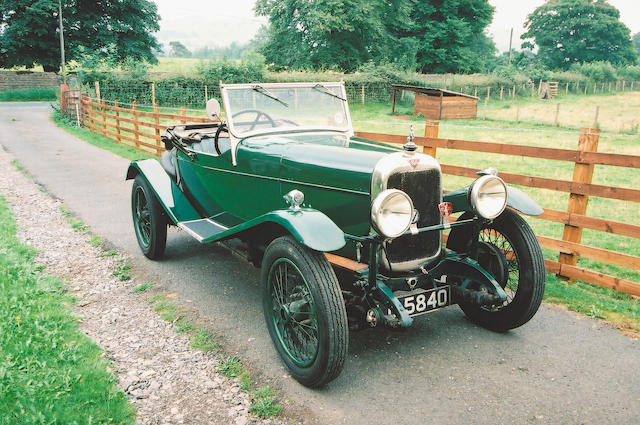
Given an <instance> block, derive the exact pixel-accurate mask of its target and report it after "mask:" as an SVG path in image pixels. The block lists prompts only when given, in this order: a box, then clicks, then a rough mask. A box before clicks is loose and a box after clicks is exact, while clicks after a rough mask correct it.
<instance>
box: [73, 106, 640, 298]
mask: <svg viewBox="0 0 640 425" xmlns="http://www.w3.org/2000/svg"><path fill="white" fill-rule="evenodd" d="M81 103H82V123H83V124H84V125H85V126H86V127H88V128H89V129H90V130H91V131H92V132H94V133H97V134H102V135H103V136H105V137H107V138H109V139H111V140H113V141H114V142H116V143H121V144H126V145H130V146H134V147H136V148H137V149H139V150H141V151H143V152H147V153H151V154H154V155H160V154H161V153H162V151H163V150H164V146H163V145H162V143H161V137H160V132H161V131H163V130H164V129H165V128H166V127H167V125H165V124H163V123H161V119H165V120H174V121H179V122H181V123H186V122H207V121H209V120H208V119H207V118H206V117H203V116H193V115H187V114H186V109H185V108H184V107H182V108H181V109H180V113H179V114H170V113H160V112H159V111H158V107H157V106H155V107H154V108H153V109H154V110H153V111H145V110H140V109H138V108H137V106H136V104H135V102H134V103H133V105H132V107H131V108H123V107H121V106H119V104H118V102H117V101H116V102H114V104H113V105H109V104H107V103H106V101H105V100H104V99H103V100H101V101H95V100H93V99H91V98H89V97H88V96H85V97H83V98H82V102H81ZM123 114H126V115H127V116H123ZM141 117H144V118H148V119H151V120H152V121H153V122H150V121H147V120H144V119H141ZM125 124H128V125H125ZM172 124H173V122H172ZM438 129H439V126H438V123H436V122H427V125H426V128H425V136H424V137H416V138H415V142H416V144H418V145H419V146H422V147H423V149H424V152H426V153H428V154H430V155H432V156H434V157H437V152H438V150H439V149H452V150H462V151H472V152H484V153H496V154H503V155H511V156H525V157H532V158H540V159H546V160H554V161H568V162H572V163H574V167H575V168H574V174H573V179H572V180H571V181H567V180H558V179H550V178H542V177H533V176H527V175H523V174H511V173H501V174H500V176H501V177H502V178H503V179H504V180H505V181H506V182H508V183H512V184H518V185H523V186H528V187H535V188H541V189H550V190H553V191H557V192H564V193H569V196H570V200H569V205H568V208H567V211H559V210H553V209H545V210H544V213H543V214H542V215H541V216H539V218H540V219H543V220H546V221H551V222H556V223H562V224H563V225H564V228H565V231H564V234H563V237H562V239H558V238H552V237H548V236H538V240H539V242H540V245H541V246H542V247H544V248H547V249H550V250H553V251H557V252H558V253H559V255H558V260H557V261H554V260H549V259H547V260H545V264H546V267H547V270H548V271H549V272H552V273H556V274H558V275H559V276H561V277H565V278H568V279H579V280H582V281H586V282H589V283H593V284H596V285H600V286H604V287H607V288H611V289H615V290H618V291H621V292H625V293H628V294H631V295H635V296H640V283H639V282H634V281H631V280H628V279H624V278H619V277H615V276H611V275H607V274H604V273H600V272H598V271H594V270H588V269H586V268H584V267H579V266H578V265H577V262H578V258H579V257H585V258H589V259H592V260H596V261H600V262H603V263H607V264H612V265H616V266H621V267H626V268H631V269H634V270H640V257H637V256H634V255H630V254H625V253H621V252H617V251H611V250H607V249H602V248H597V247H593V246H588V245H583V244H582V243H581V238H582V229H585V228H586V229H591V230H596V231H601V232H607V233H612V234H617V235H622V236H628V237H632V238H636V239H640V225H635V224H630V223H624V222H621V221H615V220H610V219H603V218H597V217H590V216H587V215H586V206H587V202H588V199H589V196H597V197H603V198H609V199H617V200H623V201H628V202H638V203H640V190H637V189H628V188H621V187H612V186H605V185H598V184H593V183H592V176H593V167H594V166H595V165H609V166H616V167H626V168H635V169H640V156H636V155H622V154H613V153H602V152H597V144H598V138H599V130H597V129H591V128H584V129H582V131H581V133H580V138H579V141H578V148H577V149H576V150H571V149H556V148H539V147H533V146H525V145H513V144H508V145H507V144H500V143H491V142H482V141H469V140H456V139H441V138H439V137H438ZM123 133H127V134H123ZM356 135H357V136H358V137H363V138H366V139H370V140H376V141H381V142H386V143H396V144H402V143H404V142H405V141H406V137H405V136H399V135H393V134H381V133H370V132H356ZM441 167H442V171H443V172H444V173H445V174H450V175H455V176H464V177H477V176H476V171H477V170H476V169H473V168H469V167H461V166H457V165H449V164H441Z"/></svg>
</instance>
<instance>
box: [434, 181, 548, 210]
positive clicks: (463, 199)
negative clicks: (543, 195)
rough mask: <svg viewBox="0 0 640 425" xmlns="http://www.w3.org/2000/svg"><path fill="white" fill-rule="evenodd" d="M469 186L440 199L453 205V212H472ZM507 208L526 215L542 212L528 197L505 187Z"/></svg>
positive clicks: (521, 192)
mask: <svg viewBox="0 0 640 425" xmlns="http://www.w3.org/2000/svg"><path fill="white" fill-rule="evenodd" d="M470 187H471V186H467V187H463V188H461V189H458V190H454V191H452V192H449V193H445V194H444V196H443V197H442V199H443V201H445V202H451V203H452V204H453V212H454V213H455V212H460V211H472V210H473V208H472V207H471V204H470V202H469V190H470ZM507 206H508V207H510V208H513V209H514V210H517V211H520V212H521V213H522V214H527V215H540V214H542V213H543V212H544V210H543V209H542V207H540V205H538V203H537V202H536V201H534V200H533V199H532V198H531V197H530V196H529V195H527V194H526V193H524V192H523V191H521V190H520V189H516V188H515V187H513V186H509V185H507Z"/></svg>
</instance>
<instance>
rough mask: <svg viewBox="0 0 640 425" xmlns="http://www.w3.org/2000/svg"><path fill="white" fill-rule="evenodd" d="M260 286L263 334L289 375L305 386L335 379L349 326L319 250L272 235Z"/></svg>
mask: <svg viewBox="0 0 640 425" xmlns="http://www.w3.org/2000/svg"><path fill="white" fill-rule="evenodd" d="M262 291H263V293H262V295H263V298H262V304H263V307H264V316H265V320H266V322H267V328H268V329H269V335H270V336H271V340H272V341H273V344H274V346H275V348H276V350H277V351H278V354H279V355H280V357H281V358H282V361H283V363H284V364H285V366H287V368H288V369H289V373H291V376H292V377H293V378H294V379H296V380H297V381H298V382H300V383H301V384H302V385H305V386H307V387H311V388H318V387H322V386H324V385H326V384H327V383H328V382H330V381H332V380H333V379H335V378H336V377H337V376H338V375H339V374H340V371H342V368H343V366H344V362H345V359H346V356H347V350H348V344H349V325H348V321H347V311H346V308H345V305H344V300H343V298H342V291H341V290H340V285H339V284H338V279H337V278H336V275H335V273H334V271H333V269H332V268H331V266H330V265H329V262H328V261H327V259H326V257H325V256H324V254H323V253H321V252H318V251H314V250H312V249H310V248H307V247H306V246H304V245H302V244H300V243H299V242H298V241H297V240H295V239H294V238H292V237H291V236H282V237H279V238H277V239H275V240H274V241H272V242H271V243H270V244H269V246H268V247H267V249H266V251H265V253H264V257H263V259H262Z"/></svg>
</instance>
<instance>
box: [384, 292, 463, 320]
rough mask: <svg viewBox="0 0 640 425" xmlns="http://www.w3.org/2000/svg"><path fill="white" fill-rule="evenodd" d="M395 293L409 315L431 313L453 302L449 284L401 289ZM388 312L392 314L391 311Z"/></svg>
mask: <svg viewBox="0 0 640 425" xmlns="http://www.w3.org/2000/svg"><path fill="white" fill-rule="evenodd" d="M395 295H396V297H397V298H398V301H400V304H401V305H402V306H403V307H404V308H405V310H407V313H408V314H409V316H418V315H420V314H424V313H429V312H430V311H433V310H437V309H439V308H442V307H446V306H448V305H450V304H451V287H450V286H449V285H445V286H439V287H438V288H434V289H416V290H414V291H411V292H404V291H399V292H397V293H396V294H395ZM388 313H389V314H390V313H391V311H389V312H388Z"/></svg>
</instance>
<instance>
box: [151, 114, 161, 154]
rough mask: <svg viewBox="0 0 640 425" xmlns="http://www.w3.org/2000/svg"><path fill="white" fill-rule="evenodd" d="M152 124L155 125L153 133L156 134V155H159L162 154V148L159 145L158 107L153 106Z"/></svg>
mask: <svg viewBox="0 0 640 425" xmlns="http://www.w3.org/2000/svg"><path fill="white" fill-rule="evenodd" d="M153 123H154V124H155V125H156V127H155V133H156V154H158V155H160V154H161V153H162V148H161V145H160V141H161V140H162V139H161V138H160V116H159V115H158V105H154V106H153Z"/></svg>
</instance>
